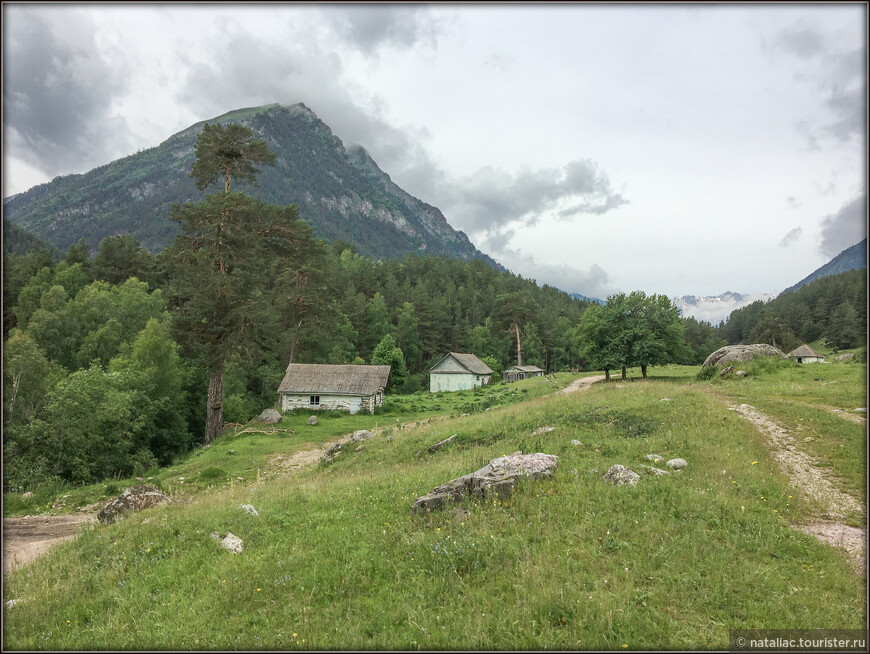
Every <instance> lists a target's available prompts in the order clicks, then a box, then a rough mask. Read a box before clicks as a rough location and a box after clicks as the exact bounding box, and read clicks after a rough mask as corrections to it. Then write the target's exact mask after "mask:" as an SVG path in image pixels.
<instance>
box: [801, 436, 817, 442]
mask: <svg viewBox="0 0 870 654" xmlns="http://www.w3.org/2000/svg"><path fill="white" fill-rule="evenodd" d="M814 440H816V439H815V438H813V437H812V436H807V437H806V438H805V439H804V443H812V442H813V441H814Z"/></svg>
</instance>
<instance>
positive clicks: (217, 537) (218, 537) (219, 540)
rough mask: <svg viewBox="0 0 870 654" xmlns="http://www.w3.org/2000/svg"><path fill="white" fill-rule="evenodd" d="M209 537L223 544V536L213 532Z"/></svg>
mask: <svg viewBox="0 0 870 654" xmlns="http://www.w3.org/2000/svg"><path fill="white" fill-rule="evenodd" d="M209 536H211V539H212V540H213V541H214V542H215V543H220V542H221V535H220V534H219V533H218V532H216V531H213V532H211V533H210V534H209Z"/></svg>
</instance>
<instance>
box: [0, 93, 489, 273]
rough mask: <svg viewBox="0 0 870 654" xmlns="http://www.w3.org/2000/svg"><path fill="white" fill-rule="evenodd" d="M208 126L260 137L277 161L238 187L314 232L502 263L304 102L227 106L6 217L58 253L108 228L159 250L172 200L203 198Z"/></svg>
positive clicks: (7, 207)
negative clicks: (197, 179)
mask: <svg viewBox="0 0 870 654" xmlns="http://www.w3.org/2000/svg"><path fill="white" fill-rule="evenodd" d="M214 122H219V123H241V124H243V125H245V126H246V127H248V128H249V129H251V130H252V131H253V132H254V133H255V134H256V135H257V137H258V138H262V139H264V140H265V141H266V143H267V144H268V146H269V148H270V149H271V150H272V151H274V152H275V153H276V155H277V158H276V161H275V165H274V166H263V167H262V169H261V170H260V173H259V175H258V177H257V184H258V185H257V186H254V187H250V186H249V187H246V190H247V191H248V192H250V193H251V195H254V196H255V197H258V198H260V199H262V200H264V201H266V202H269V203H272V204H278V205H289V204H297V205H298V206H299V213H300V217H301V218H302V219H304V220H305V221H307V222H308V223H309V224H311V226H312V227H313V228H314V233H315V236H317V237H319V238H323V239H325V240H327V241H332V240H336V239H341V240H345V241H349V242H351V243H353V244H354V245H355V246H356V247H357V251H358V252H360V254H364V255H367V256H369V257H372V258H375V259H387V258H400V257H402V256H404V255H405V254H409V253H416V254H421V255H422V254H435V255H442V256H449V257H454V258H458V259H466V260H467V259H481V260H483V261H485V262H486V263H488V264H489V265H491V266H493V267H496V268H499V269H502V267H501V266H500V265H499V264H498V263H496V262H495V261H494V260H493V259H491V258H490V257H488V256H487V255H485V254H483V253H482V252H480V251H479V250H478V249H477V248H475V247H474V245H473V244H472V243H471V242H470V241H469V240H468V237H467V236H466V235H465V234H464V233H462V232H461V231H458V230H455V229H453V228H452V227H451V226H450V225H449V223H448V222H447V220H446V218H445V217H444V215H443V214H442V213H441V211H439V210H438V209H437V208H436V207H433V206H431V205H429V204H427V203H425V202H423V201H422V200H420V199H418V198H416V197H414V196H412V195H411V194H410V193H408V192H406V191H404V190H403V189H402V188H400V187H399V186H398V185H397V184H396V183H395V182H393V180H392V179H391V178H390V176H389V175H388V174H386V173H385V172H384V171H383V170H381V168H380V167H379V166H378V165H377V163H376V162H375V161H374V159H373V158H372V157H371V155H370V154H369V153H368V151H367V150H366V149H365V148H364V147H362V146H353V147H351V148H350V149H348V148H345V146H344V144H343V143H342V141H341V139H339V138H338V137H337V136H335V135H334V134H333V132H332V130H331V129H330V128H329V126H328V125H326V124H325V123H324V122H323V121H321V120H320V119H319V118H318V117H317V116H316V115H315V113H314V112H313V111H312V110H311V109H310V108H309V107H308V106H306V105H305V104H304V103H302V102H299V103H296V104H293V105H281V104H277V103H272V104H266V105H261V106H257V107H245V108H241V109H234V110H233V111H229V112H227V113H224V114H221V115H220V116H217V117H215V118H212V119H210V120H204V121H200V122H198V123H195V124H194V125H191V126H190V127H188V128H186V129H184V130H182V131H180V132H178V133H177V134H174V135H173V136H171V137H169V138H168V139H166V140H165V141H164V142H163V143H161V144H160V145H158V146H156V147H153V148H150V149H148V150H144V151H140V152H138V153H136V154H133V155H130V156H128V157H124V158H122V159H119V160H117V161H114V162H112V163H110V164H107V165H105V166H100V167H99V168H95V169H94V170H91V171H89V172H87V173H85V174H83V175H67V176H64V177H58V178H56V179H55V180H53V181H52V182H50V183H49V184H44V185H41V186H40V187H38V188H37V187H35V188H33V189H30V190H28V191H26V192H25V193H21V194H19V195H17V196H15V197H14V198H10V199H9V200H8V201H7V202H5V203H4V213H5V215H6V217H7V218H8V219H9V220H11V221H12V222H13V223H16V224H18V225H21V226H22V227H24V228H26V229H28V230H30V231H31V232H33V233H34V234H36V235H37V236H40V237H41V238H44V239H45V240H47V241H49V242H50V243H52V244H53V245H55V246H56V247H59V248H60V249H62V250H63V249H66V248H67V247H69V246H70V245H71V244H73V243H75V242H76V241H77V240H78V239H79V238H84V239H85V241H86V242H88V243H89V244H90V245H91V246H92V247H96V246H97V245H98V244H99V242H100V241H102V239H103V238H105V237H106V236H111V235H115V234H130V235H132V236H133V237H135V238H136V239H137V240H139V242H140V243H142V245H143V246H145V247H146V248H148V249H149V250H152V251H156V250H160V249H161V248H163V247H164V246H165V245H167V244H168V243H169V242H170V241H171V240H172V238H173V237H174V236H175V234H176V233H177V232H178V226H177V225H176V224H175V223H173V222H171V221H170V220H169V210H170V206H171V205H172V204H173V203H178V204H182V203H185V202H197V201H199V200H200V199H201V198H202V192H200V191H198V190H197V189H196V188H195V186H194V184H193V181H192V180H191V179H190V178H189V176H188V173H189V172H190V170H191V167H192V165H193V162H194V145H195V143H196V139H197V134H198V133H199V131H201V129H202V127H203V126H204V125H205V124H206V123H214Z"/></svg>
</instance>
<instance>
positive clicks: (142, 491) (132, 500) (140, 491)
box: [97, 484, 172, 525]
mask: <svg viewBox="0 0 870 654" xmlns="http://www.w3.org/2000/svg"><path fill="white" fill-rule="evenodd" d="M171 502H172V500H171V499H170V497H169V496H168V495H167V494H166V493H164V492H163V491H161V490H160V489H159V488H156V487H155V486H151V485H150V484H136V485H135V486H130V488H128V489H127V490H125V491H124V492H123V493H121V494H120V495H118V497H116V498H115V499H113V500H112V501H111V502H109V503H108V504H106V506H104V507H103V510H102V511H100V512H99V513H98V514H97V520H99V521H100V522H102V523H103V524H104V525H110V524H112V523H113V522H115V521H116V520H118V519H119V518H121V517H122V516H123V514H125V513H129V512H131V511H141V510H142V509H147V508H149V507H152V506H160V505H162V504H169V503H171Z"/></svg>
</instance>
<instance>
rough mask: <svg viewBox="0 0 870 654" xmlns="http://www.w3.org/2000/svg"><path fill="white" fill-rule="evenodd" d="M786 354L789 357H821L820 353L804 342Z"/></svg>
mask: <svg viewBox="0 0 870 654" xmlns="http://www.w3.org/2000/svg"><path fill="white" fill-rule="evenodd" d="M786 356H789V357H819V358H820V359H821V358H822V355H821V354H819V353H818V352H816V351H815V350H814V349H813V348H811V347H810V346H809V345H807V344H806V343H804V344H803V345H801V346H800V347H798V348H795V349H794V350H792V351H791V352H789V353H788V354H787V355H786Z"/></svg>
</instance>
